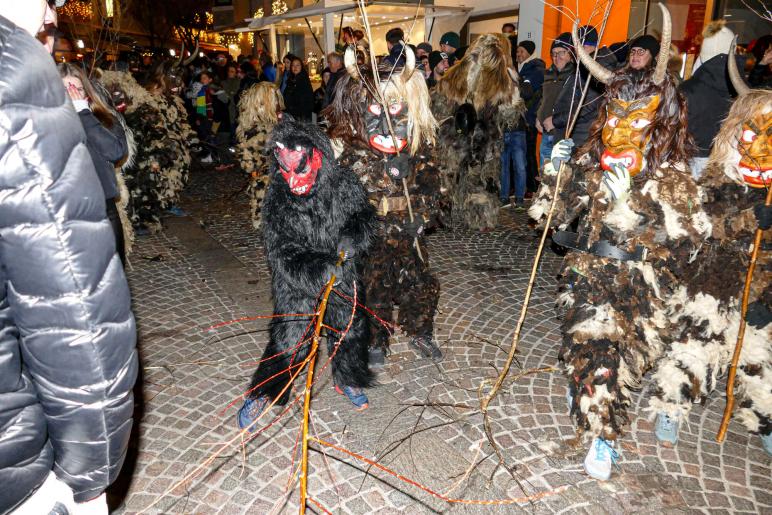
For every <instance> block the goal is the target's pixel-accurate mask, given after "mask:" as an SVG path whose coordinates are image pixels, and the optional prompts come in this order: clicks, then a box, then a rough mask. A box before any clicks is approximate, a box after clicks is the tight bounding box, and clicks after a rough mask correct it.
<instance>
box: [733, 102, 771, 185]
mask: <svg viewBox="0 0 772 515" xmlns="http://www.w3.org/2000/svg"><path fill="white" fill-rule="evenodd" d="M770 133H772V113H766V114H759V115H756V116H755V117H753V118H752V119H751V120H748V121H747V122H745V123H743V125H742V134H740V141H739V142H738V143H737V150H738V151H739V152H740V164H739V166H738V168H739V169H740V173H741V174H742V176H743V180H744V181H745V183H746V184H747V185H748V186H751V187H753V188H763V187H764V185H765V184H766V185H767V186H772V154H770V147H769V145H770Z"/></svg>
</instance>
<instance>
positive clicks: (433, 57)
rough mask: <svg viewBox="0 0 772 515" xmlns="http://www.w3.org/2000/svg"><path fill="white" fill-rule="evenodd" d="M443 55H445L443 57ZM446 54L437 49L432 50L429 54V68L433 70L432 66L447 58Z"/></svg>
mask: <svg viewBox="0 0 772 515" xmlns="http://www.w3.org/2000/svg"><path fill="white" fill-rule="evenodd" d="M443 55H444V56H445V57H443ZM447 58H448V54H445V53H444V52H440V51H438V50H434V51H433V52H432V53H431V54H429V68H430V69H431V70H432V71H434V67H435V66H437V65H438V64H440V62H441V61H442V60H443V59H447Z"/></svg>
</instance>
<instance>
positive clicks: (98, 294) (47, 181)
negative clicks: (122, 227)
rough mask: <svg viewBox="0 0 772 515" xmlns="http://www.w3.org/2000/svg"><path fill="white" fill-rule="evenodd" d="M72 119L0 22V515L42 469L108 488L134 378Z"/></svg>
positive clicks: (117, 281)
mask: <svg viewBox="0 0 772 515" xmlns="http://www.w3.org/2000/svg"><path fill="white" fill-rule="evenodd" d="M85 141H86V137H85V134H84V132H83V128H82V127H81V123H80V121H79V120H78V115H77V114H76V113H75V110H74V109H73V107H72V104H71V103H70V100H69V99H68V98H66V93H65V91H64V88H63V86H62V81H61V79H60V77H59V74H58V72H57V71H56V67H55V66H54V63H53V61H52V60H51V57H50V56H49V55H48V54H47V52H46V51H45V50H44V48H43V46H42V45H41V44H40V43H39V42H38V41H37V40H36V39H35V38H33V37H32V36H30V35H29V34H28V33H27V32H26V31H24V30H22V29H20V28H18V27H16V26H15V25H14V24H13V23H11V22H9V21H8V20H6V19H5V18H3V17H0V159H1V160H2V163H3V165H2V167H0V513H2V514H5V513H8V512H9V511H11V510H12V509H14V508H15V507H16V506H18V505H19V504H20V503H22V502H23V501H24V500H25V499H26V498H27V497H28V496H29V495H30V494H32V493H33V492H34V491H35V490H36V489H37V488H38V487H39V486H40V485H41V484H42V483H43V482H44V481H45V479H46V477H47V476H48V474H49V472H50V471H51V470H53V471H54V473H55V474H56V475H57V476H58V477H59V479H61V480H62V481H64V482H65V483H67V484H68V485H69V486H70V487H71V488H72V490H73V492H74V494H75V500H76V501H77V502H83V501H87V500H89V499H92V498H94V497H97V496H99V495H100V494H101V493H102V492H103V491H104V490H105V488H107V486H108V485H109V484H110V483H111V482H112V481H114V480H115V478H116V476H117V475H118V472H119V471H120V469H121V465H122V464H123V460H124V457H125V455H126V447H127V442H128V438H129V433H130V431H131V425H132V418H131V417H132V411H133V404H134V403H133V397H132V387H133V385H134V381H135V378H136V374H137V357H136V351H135V326H134V318H133V316H132V314H131V310H130V297H129V289H128V285H127V283H126V278H125V277H124V275H123V268H122V267H121V262H120V260H119V259H118V256H117V254H116V253H115V240H114V236H113V232H112V228H111V226H110V223H109V222H108V220H107V218H106V216H105V195H104V192H103V191H102V187H101V185H100V183H99V180H98V178H97V175H96V172H95V170H94V165H93V164H92V162H91V158H90V157H89V152H88V149H87V148H86V144H85Z"/></svg>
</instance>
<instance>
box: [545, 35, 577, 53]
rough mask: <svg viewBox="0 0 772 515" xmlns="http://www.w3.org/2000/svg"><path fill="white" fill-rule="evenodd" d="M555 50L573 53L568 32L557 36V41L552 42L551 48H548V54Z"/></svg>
mask: <svg viewBox="0 0 772 515" xmlns="http://www.w3.org/2000/svg"><path fill="white" fill-rule="evenodd" d="M556 48H565V49H566V50H571V51H573V49H574V45H573V43H572V40H571V33H570V32H564V33H563V34H561V35H560V36H558V39H556V40H555V41H553V42H552V46H550V52H552V51H553V50H555V49H556Z"/></svg>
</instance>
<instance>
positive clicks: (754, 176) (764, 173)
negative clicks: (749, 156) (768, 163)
mask: <svg viewBox="0 0 772 515" xmlns="http://www.w3.org/2000/svg"><path fill="white" fill-rule="evenodd" d="M738 169H739V170H740V173H741V174H742V176H743V180H744V181H745V184H747V185H748V186H750V187H751V188H763V187H764V186H772V168H764V169H762V168H759V167H758V166H753V165H751V164H748V163H743V162H742V161H740V165H739V166H738Z"/></svg>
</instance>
